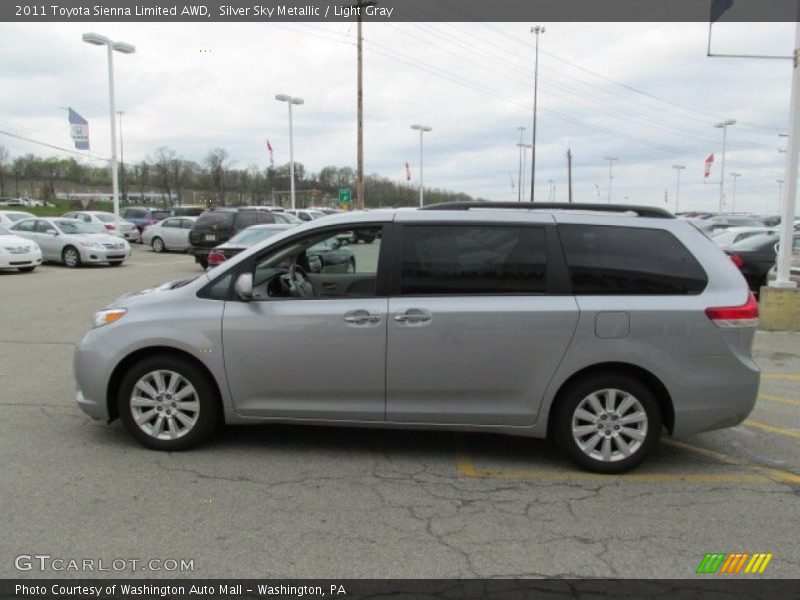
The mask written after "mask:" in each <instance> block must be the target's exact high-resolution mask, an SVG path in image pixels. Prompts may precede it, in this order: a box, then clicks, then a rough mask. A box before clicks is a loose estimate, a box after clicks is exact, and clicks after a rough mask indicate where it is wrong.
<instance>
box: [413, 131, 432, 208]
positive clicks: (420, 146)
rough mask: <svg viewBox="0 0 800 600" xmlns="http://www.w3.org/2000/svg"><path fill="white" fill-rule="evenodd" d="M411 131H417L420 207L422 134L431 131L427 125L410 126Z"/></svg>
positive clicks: (421, 199)
mask: <svg viewBox="0 0 800 600" xmlns="http://www.w3.org/2000/svg"><path fill="white" fill-rule="evenodd" d="M411 129H415V130H417V131H419V205H420V206H422V205H423V202H424V197H423V194H424V192H423V187H422V186H423V179H422V170H423V157H424V155H423V153H422V134H423V133H425V132H426V131H433V128H432V127H428V126H427V125H412V126H411Z"/></svg>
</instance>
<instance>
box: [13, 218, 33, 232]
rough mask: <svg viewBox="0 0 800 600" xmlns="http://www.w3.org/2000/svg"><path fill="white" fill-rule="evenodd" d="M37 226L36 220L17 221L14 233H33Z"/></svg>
mask: <svg viewBox="0 0 800 600" xmlns="http://www.w3.org/2000/svg"><path fill="white" fill-rule="evenodd" d="M35 226H36V219H27V220H25V221H17V223H16V225H14V231H33V228H34V227H35Z"/></svg>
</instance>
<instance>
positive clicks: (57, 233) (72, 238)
mask: <svg viewBox="0 0 800 600" xmlns="http://www.w3.org/2000/svg"><path fill="white" fill-rule="evenodd" d="M11 231H12V232H13V233H14V234H16V235H19V236H20V237H24V238H27V239H29V240H33V241H34V242H36V243H37V244H39V247H40V248H41V249H42V259H43V260H46V261H52V262H60V263H63V264H65V265H67V266H68V267H73V268H74V267H80V266H81V265H83V264H91V263H108V264H110V265H111V266H114V267H117V266H119V265H121V264H122V263H123V262H125V260H126V259H127V258H128V257H129V256H130V254H131V247H130V245H129V244H128V242H126V241H125V240H123V239H120V238H118V237H116V236H113V235H111V234H108V233H102V232H101V231H98V229H97V228H96V226H95V225H92V224H90V223H85V222H84V221H80V220H78V219H65V218H63V217H56V218H34V219H23V220H21V221H18V222H17V223H16V225H14V227H12V228H11Z"/></svg>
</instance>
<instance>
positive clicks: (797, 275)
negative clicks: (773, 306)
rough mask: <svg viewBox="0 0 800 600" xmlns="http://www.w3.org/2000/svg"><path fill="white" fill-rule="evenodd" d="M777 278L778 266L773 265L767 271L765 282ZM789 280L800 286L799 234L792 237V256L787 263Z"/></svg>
mask: <svg viewBox="0 0 800 600" xmlns="http://www.w3.org/2000/svg"><path fill="white" fill-rule="evenodd" d="M776 251H777V249H776ZM777 278H778V267H777V265H775V266H773V267H772V268H771V269H770V270H769V273H767V282H770V281H774V280H776V279H777ZM789 280H790V281H794V282H795V283H796V284H797V285H798V287H800V235H796V236H794V238H793V239H792V257H791V262H790V263H789Z"/></svg>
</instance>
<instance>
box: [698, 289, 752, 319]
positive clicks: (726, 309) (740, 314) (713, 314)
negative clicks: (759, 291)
mask: <svg viewBox="0 0 800 600" xmlns="http://www.w3.org/2000/svg"><path fill="white" fill-rule="evenodd" d="M706 316H707V317H708V318H709V319H711V320H712V321H713V322H714V324H715V325H717V326H718V327H755V326H756V325H758V302H756V297H755V295H754V294H753V292H750V295H749V296H748V298H747V302H746V303H745V304H742V305H741V306H720V307H715V308H707V309H706Z"/></svg>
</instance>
